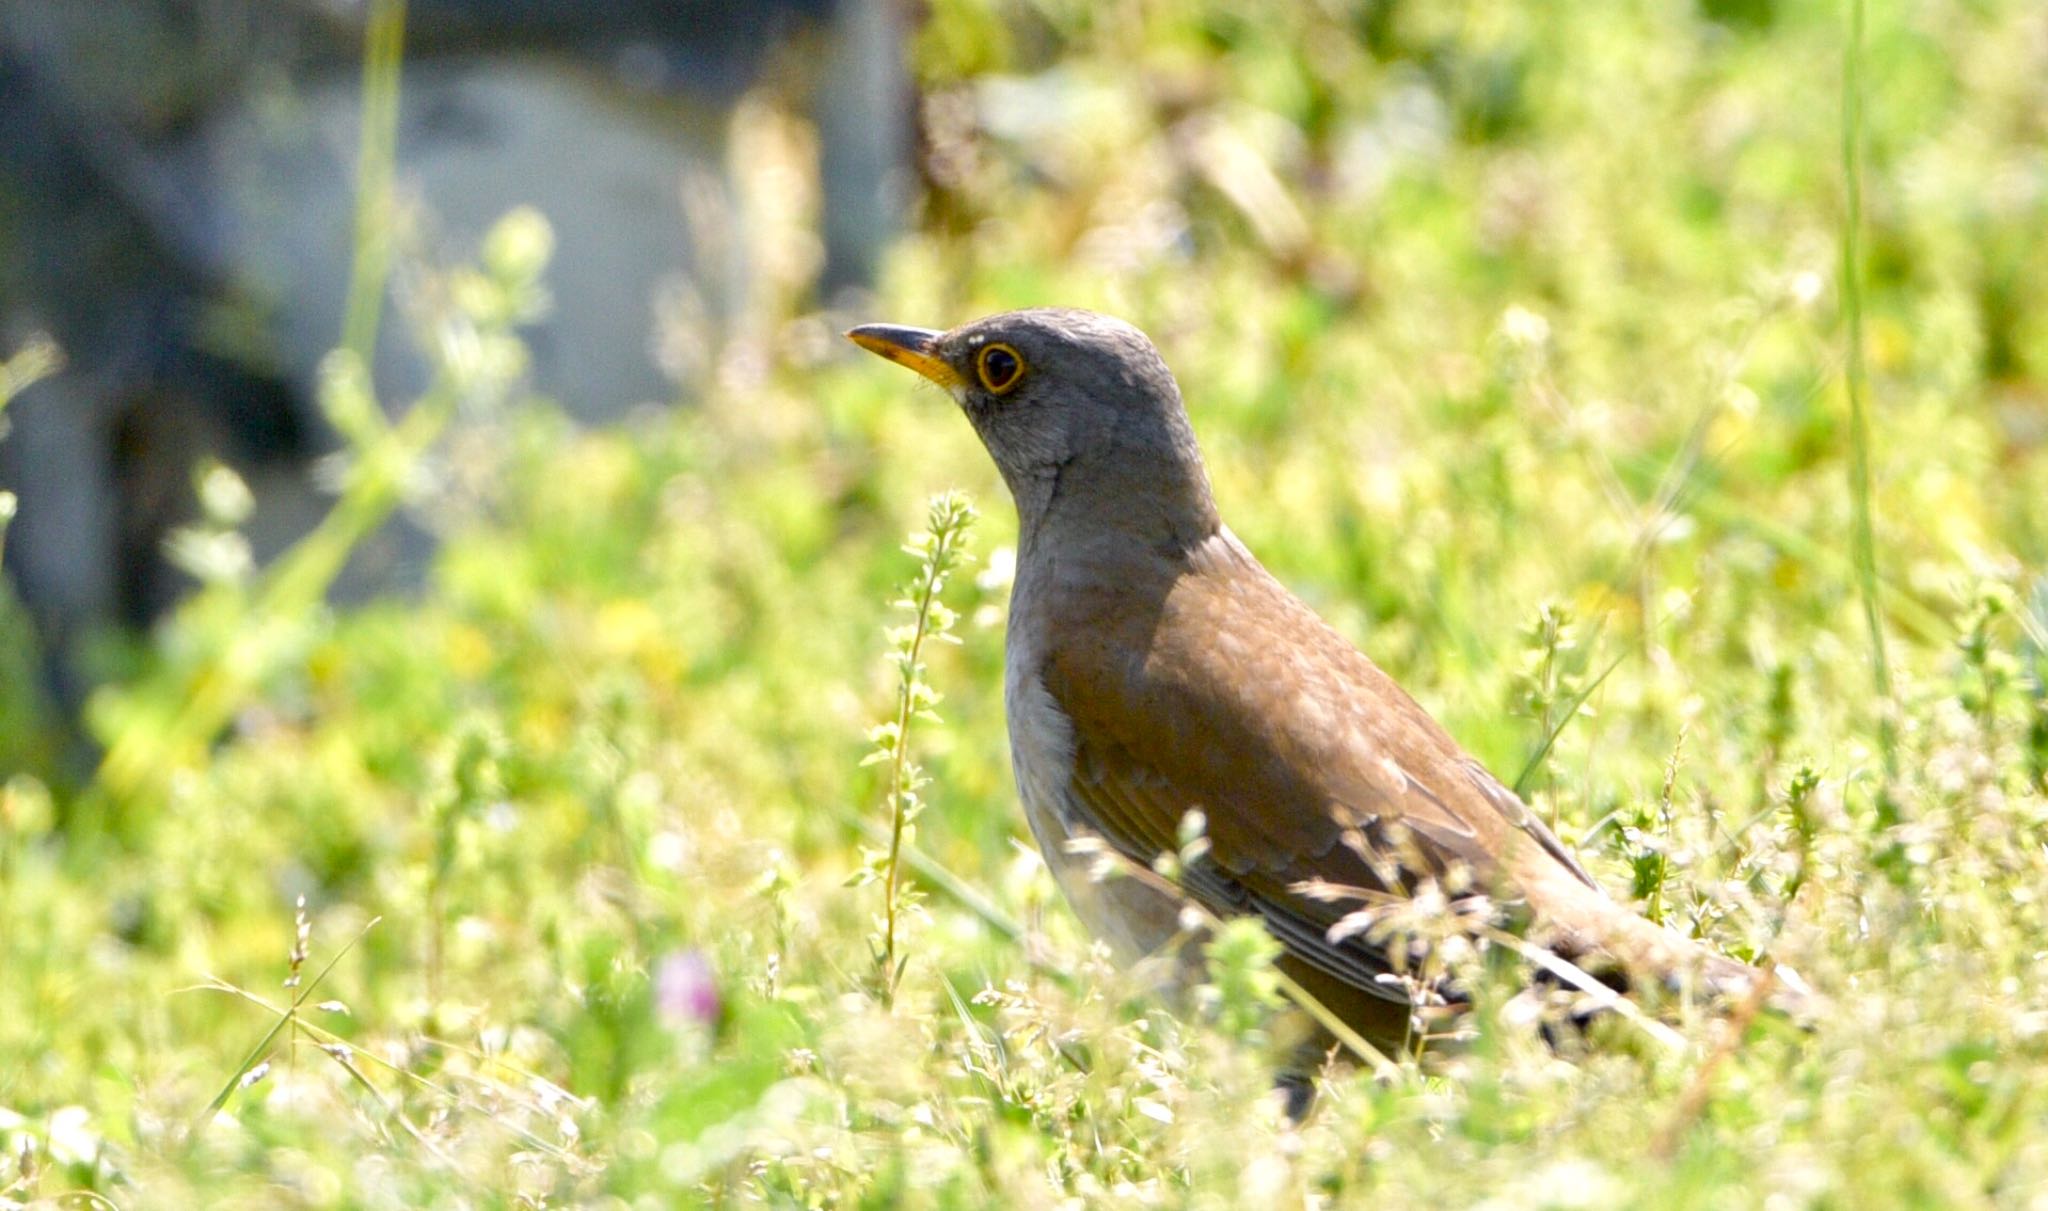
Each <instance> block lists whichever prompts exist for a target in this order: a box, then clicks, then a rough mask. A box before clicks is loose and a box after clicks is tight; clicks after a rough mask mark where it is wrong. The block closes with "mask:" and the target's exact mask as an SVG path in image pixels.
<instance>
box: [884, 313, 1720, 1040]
mask: <svg viewBox="0 0 2048 1211" xmlns="http://www.w3.org/2000/svg"><path fill="white" fill-rule="evenodd" d="M848 335H849V336H850V337H852V339H853V340H855V341H856V342H858V343H859V344H861V345H862V346H863V347H865V348H868V349H870V350H872V351H874V352H876V353H879V354H881V355H882V356H885V357H888V358H890V360H892V361H897V362H899V363H902V364H904V365H907V366H909V367H911V368H912V369H915V370H917V371H918V372H919V373H922V374H924V375H925V376H926V377H928V378H930V379H932V380H933V381H935V382H937V383H939V384H940V385H941V386H944V387H946V388H947V389H948V390H949V391H950V392H951V393H952V394H953V395H954V397H955V398H956V399H957V400H958V401H959V403H960V404H961V406H962V408H963V409H964V410H965V412H966V413H967V415H968V417H969V419H970V420H971V421H973V423H974V426H975V429H976V431H977V432H978V433H979V434H980V435H981V438H982V440H983V443H984V444H985V445H986V446H987V447H988V450H989V453H990V454H991V455H992V456H993V457H994V459H995V461H996V464H997V466H998V467H999V468H1000V469H1001V471H1002V473H1003V477H1004V480H1005V482H1006V483H1007V484H1008V485H1009V487H1010V490H1011V494H1012V496H1014V497H1015V499H1016V502H1017V508H1018V514H1019V521H1020V528H1019V532H1020V539H1019V549H1018V557H1017V582H1016V589H1015V593H1014V596H1013V598H1012V602H1011V608H1010V633H1009V643H1008V651H1007V665H1008V669H1007V676H1006V682H1005V687H1004V688H1005V694H1004V697H1005V704H1006V707H1007V710H1008V714H1009V720H1010V736H1011V748H1012V752H1013V756H1014V761H1015V765H1016V774H1017V783H1018V789H1019V792H1020V797H1021V798H1022V799H1023V801H1024V807H1025V812H1026V816H1027V818H1028V819H1029V821H1030V824H1031V828H1032V832H1033V833H1034V835H1035V836H1036V837H1037V839H1038V841H1039V844H1040V846H1041V848H1042V849H1043V851H1044V853H1045V856H1046V859H1047V861H1048V862H1049V863H1050V864H1051V866H1052V868H1053V870H1054V872H1055V874H1056V875H1057V876H1058V877H1059V880H1060V883H1061V885H1062V887H1063V888H1064V889H1065V891H1066V892H1067V895H1068V897H1069V898H1070V899H1071V900H1072V901H1073V902H1074V905H1075V908H1076V910H1077V911H1078V912H1079V913H1080V915H1081V916H1082V918H1083V920H1084V921H1086V922H1087V923H1088V924H1089V925H1090V926H1091V928H1093V929H1095V930H1096V931H1097V932H1098V933H1101V934H1103V935H1104V936H1106V937H1108V938H1109V939H1110V940H1111V941H1112V942H1113V943H1115V944H1117V945H1118V947H1119V948H1120V949H1122V950H1124V951H1125V952H1126V953H1127V954H1129V955H1135V954H1137V953H1146V952H1150V951H1152V950H1153V949H1155V948H1157V947H1159V946H1161V945H1163V944H1165V943H1166V942H1168V941H1169V940H1170V939H1172V938H1173V937H1174V936H1175V934H1176V930H1177V928H1178V921H1177V917H1178V913H1177V907H1178V905H1177V903H1176V901H1175V899H1174V897H1173V896H1171V895H1169V894H1167V893H1165V892H1164V891H1162V890H1161V889H1160V888H1159V887H1158V886H1157V884H1156V883H1154V882H1152V881H1148V880H1144V879H1117V880H1110V881H1107V882H1094V881H1091V880H1089V878H1088V877H1087V875H1086V873H1085V871H1083V870H1082V869H1081V866H1080V863H1079V860H1078V859H1076V858H1075V857H1074V856H1073V855H1072V854H1071V853H1070V852H1069V849H1068V844H1067V843H1068V841H1069V840H1070V839H1071V838H1073V837H1076V836H1088V835H1092V836H1097V837H1100V838H1101V839H1102V840H1103V841H1104V842H1106V843H1107V844H1108V846H1109V847H1111V848H1112V849H1114V850H1115V851H1116V852H1117V853H1119V854H1121V855H1123V856H1124V857H1125V858H1128V859H1130V861H1131V862H1132V863H1133V864H1134V865H1136V866H1138V867H1141V868H1149V867H1150V866H1151V864H1152V863H1153V860H1154V859H1155V858H1156V857H1157V856H1158V855H1160V854H1161V853H1171V852H1173V851H1175V850H1176V849H1177V848H1178V846H1179V839H1178V834H1179V830H1180V827H1181V822H1182V820H1183V818H1184V817H1185V816H1186V814H1187V813H1188V812H1189V811H1200V812H1201V813H1202V814H1203V817H1204V819H1205V822H1206V831H1205V835H1206V838H1207V841H1208V845H1209V851H1208V855H1207V857H1206V858H1203V859H1202V860H1199V861H1196V862H1194V863H1192V864H1190V865H1189V866H1187V867H1186V868H1185V869H1184V870H1183V871H1182V872H1181V874H1180V885H1181V890H1182V891H1184V892H1185V893H1186V894H1187V895H1189V896H1191V897H1192V898H1193V899H1195V900H1196V901H1198V902H1199V903H1201V904H1202V905H1203V906H1204V907H1205V908H1207V909H1208V910H1210V911H1211V912H1213V913H1216V914H1218V915H1220V916H1240V915H1256V916H1258V917H1259V918H1260V919H1261V920H1263V921H1264V923H1265V924H1266V927H1267V928H1268V929H1269V930H1270V931H1271V932H1272V934H1273V936H1274V937H1275V938H1277V939H1278V940H1279V942H1280V944H1281V945H1282V947H1283V948H1284V955H1283V957H1282V959H1281V966H1282V968H1283V970H1285V971H1287V972H1288V973H1289V974H1290V975H1291V976H1293V977H1294V978H1295V979H1296V980H1297V981H1298V982H1300V983H1301V984H1303V985H1304V986H1305V987H1306V988H1307V989H1308V990H1309V991H1310V992H1312V993H1314V994H1315V995H1316V996H1317V997H1318V999H1320V1000H1322V1001H1324V1002H1325V1003H1326V1004H1327V1005H1328V1006H1329V1007H1330V1008H1331V1009H1332V1010H1333V1011H1335V1012H1336V1013H1338V1014H1339V1015H1340V1016H1341V1017H1343V1018H1344V1019H1345V1020H1346V1022H1347V1023H1349V1024H1350V1025H1351V1026H1352V1027H1353V1028H1355V1029H1357V1030H1358V1031H1359V1032H1360V1033H1362V1034H1363V1035H1365V1036H1366V1037H1367V1038H1369V1039H1372V1040H1375V1041H1378V1042H1383V1043H1384V1042H1392V1041H1397V1040H1399V1039H1400V1038H1401V1037H1402V1035H1403V1034H1404V1033H1405V1031H1406V1030H1407V1028H1408V1024H1409V1011H1410V1005H1409V1000H1408V993H1407V991H1406V990H1405V989H1404V986H1403V984H1402V983H1401V982H1400V981H1397V980H1394V979H1390V978H1387V977H1388V976H1389V973H1390V971H1391V970H1392V969H1393V968H1395V967H1397V966H1399V963H1398V962H1397V957H1396V956H1390V955H1389V954H1388V953H1386V951H1385V946H1386V940H1385V938H1384V937H1382V936H1381V935H1380V934H1379V933H1377V932H1376V931H1362V932H1350V931H1345V930H1338V931H1335V932H1334V933H1333V930H1332V927H1333V926H1336V925H1337V924H1338V922H1339V921H1340V920H1341V919H1342V918H1344V917H1345V916H1346V914H1348V913H1351V912H1353V911H1355V910H1357V909H1358V908H1359V907H1360V906H1361V902H1371V901H1375V900H1377V901H1385V900H1388V899H1398V898H1405V897H1407V896H1409V895H1411V894H1413V893H1414V892H1415V891H1416V890H1417V889H1418V888H1419V887H1421V886H1423V885H1424V884H1425V883H1429V882H1434V883H1436V884H1437V885H1439V886H1440V887H1443V888H1444V889H1445V890H1447V891H1449V892H1451V893H1454V894H1469V893H1478V894H1484V895H1485V896H1487V897H1489V901H1490V903H1493V904H1496V905H1498V906H1500V909H1501V910H1502V912H1504V913H1511V914H1512V915H1513V916H1514V917H1515V918H1516V919H1518V920H1525V921H1526V922H1527V923H1528V925H1529V928H1530V930H1531V932H1532V933H1533V935H1534V936H1536V937H1537V938H1538V939H1540V940H1541V941H1542V942H1543V943H1544V944H1546V945H1548V946H1550V947H1551V948H1553V949H1554V950H1555V951H1557V952H1558V953H1559V954H1562V955H1564V956H1566V957H1569V958H1573V959H1576V960H1581V961H1585V962H1589V963H1594V964H1596V965H1603V966H1618V967H1620V968H1622V969H1624V970H1625V971H1626V972H1628V973H1632V974H1637V975H1648V976H1650V977H1653V978H1655V979H1658V980H1661V981H1665V982H1671V983H1678V982H1685V981H1690V980H1695V979H1697V980H1701V981H1704V983H1705V984H1706V985H1708V986H1710V987H1712V988H1714V989H1715V990H1717V991H1724V992H1725V991H1730V990H1733V989H1735V988H1739V987H1743V986H1746V985H1747V983H1748V982H1749V981H1750V980H1751V979H1753V978H1754V977H1755V976H1756V974H1757V973H1756V972H1754V971H1753V969H1751V968H1748V967H1746V966H1743V965H1742V964H1739V963H1735V962H1733V961H1731V960H1728V959H1725V958H1721V957H1718V956H1715V955H1712V954H1710V953H1708V952H1707V951H1706V950H1705V949H1703V948H1702V947H1700V946H1699V945H1697V944H1696V943H1694V942H1691V941H1689V940H1687V939H1685V938H1682V937H1680V936H1678V935H1677V934H1674V933H1672V932H1670V931H1668V930H1666V929H1663V928H1661V927H1659V926H1657V925H1655V924H1652V923H1651V922H1649V921H1646V920H1644V919H1643V918H1641V917H1640V916H1638V915H1637V914H1635V913H1633V912H1631V911H1629V910H1628V909H1627V908H1625V907H1623V906H1622V905H1619V904H1617V903H1615V902H1614V901H1613V900H1611V899H1609V898H1608V897H1607V896H1606V895H1605V893H1603V892H1602V891H1601V890H1600V888H1599V886H1598V884H1597V883H1595V881H1594V880H1593V878H1592V877H1591V876H1590V875H1588V874H1587V873H1586V871H1585V869H1584V868H1583V867H1581V866H1580V865H1579V863H1578V862H1577V860H1576V859H1574V858H1573V856H1572V855H1571V853H1570V851H1569V850H1567V849H1566V848H1565V847H1564V845H1563V844H1562V843H1561V842H1560V841H1559V840H1558V839H1557V837H1556V836H1555V835H1553V834H1552V833H1551V831H1550V830H1549V829H1548V828H1546V827H1544V825H1543V823H1542V822H1541V821H1540V820H1538V819H1536V818H1535V817H1534V816H1533V815H1532V814H1531V813H1530V812H1529V810H1528V809H1527V807H1526V806H1524V804H1523V803H1522V801H1521V800H1520V799H1519V798H1517V797H1516V796H1515V795H1514V793H1513V792H1511V791H1509V790H1508V789H1507V788H1506V787H1504V786H1502V785H1501V784H1500V782H1498V781H1497V780H1496V779H1495V778H1494V777H1493V775H1491V774H1490V773H1488V772H1487V771H1486V770H1485V769H1484V768H1483V767H1482V766H1481V765H1480V764H1479V763H1478V762H1477V761H1476V760H1474V759H1473V758H1472V757H1471V756H1469V755H1468V754H1467V753H1465V752H1464V750H1463V749H1461V748H1460V747H1459V746H1458V744H1457V742H1456V741H1454V740H1452V739H1451V737H1450V736H1449V735H1448V734H1447V733H1446V732H1445V731H1444V730H1443V728H1442V727H1440V726H1438V724H1437V723H1436V721H1435V720H1434V719H1432V718H1430V716H1429V714H1428V713H1427V712H1426V711H1424V710H1423V709H1422V707H1421V706H1419V705H1418V704H1417V703H1416V702H1415V700H1414V699H1412V698H1410V697H1409V696H1408V695H1407V694H1406V693H1405V692H1403V691H1402V689H1401V687H1400V686H1398V685H1396V684H1394V682H1393V680H1392V679H1391V678H1389V677H1388V676H1387V675H1386V674H1385V673H1383V672H1381V671H1380V669H1379V667H1378V666H1376V665H1375V664H1373V662H1372V661H1371V660H1370V659H1368V658H1367V657H1366V656H1365V655H1364V654H1363V653H1362V652H1360V651H1359V650H1358V649H1357V648H1355V647H1353V646H1352V645H1351V644H1350V643H1349V642H1347V641H1346V640H1345V639H1344V638H1343V637H1342V636H1340V635H1338V634H1337V633H1336V632H1335V631H1333V630H1331V629H1330V627H1328V626H1327V625H1326V624H1324V623H1323V621H1322V620H1321V619H1319V618H1317V617H1316V615H1315V614H1314V613H1313V612H1312V611H1310V610H1309V608H1308V607H1307V606H1305V605H1303V604H1302V603H1301V601H1300V600H1298V599H1297V598H1296V597H1294V596H1293V594H1291V593H1289V592H1288V591H1287V590H1286V589H1285V588H1284V587H1283V586H1282V585H1281V584H1280V583H1279V582H1278V581H1277V580H1275V579H1274V578H1273V577H1272V576H1271V575H1270V574H1269V573H1267V571H1266V570H1265V568H1263V567H1261V566H1260V564H1259V562H1258V561H1257V560H1256V559H1255V558H1253V556H1252V554H1251V553H1250V552H1249V551H1248V550H1246V549H1245V547H1244V545H1243V544H1242V543H1240V542H1239V541H1238V540H1237V537H1236V536H1235V535H1233V534H1232V533H1231V532H1230V531H1229V529H1228V528H1227V527H1225V526H1224V525H1223V524H1222V523H1221V521H1220V520H1219V518H1218V516H1217V513H1216V507H1215V503H1214V501H1213V499H1212V498H1211V496H1210V492H1209V484H1208V478H1207V475H1206V473H1205V472H1204V471H1203V469H1202V463H1201V456H1200V453H1199V451H1198V450H1197V449H1196V446H1195V440H1194V435H1193V432H1192V430H1191V428H1190V427H1189V425H1188V422H1187V417H1186V413H1185V410H1184V409H1183V407H1182V404H1181V399H1180V393H1179V390H1178V388H1177V387H1176V386H1175V384H1174V381H1173V378H1172V375H1171V374H1169V373H1168V372H1167V369H1166V367H1165V364H1164V363H1163V362H1162V361H1161V360H1160V358H1159V355H1158V353H1157V352H1156V351H1155V350H1154V349H1153V347H1152V344H1151V342H1150V341H1148V340H1146V338H1145V337H1144V335H1143V334H1141V333H1139V332H1138V331H1137V330H1136V329H1134V328H1132V327H1130V326H1129V325H1127V324H1124V323H1122V322H1121V321H1118V320H1114V319H1110V318H1108V317H1105V316H1100V315H1094V314H1091V313H1088V312H1083V311H1064V310H1038V311H1023V312H1013V313H1009V314H1005V315H998V316H993V317H990V318H988V319H984V320H980V321H977V322H975V323H972V324H968V325H965V326H963V327H960V328H957V329H954V330H953V331H951V332H944V333H941V332H932V331H927V330H923V329H913V328H898V327H891V326H882V325H873V326H868V327H863V328H856V329H854V330H853V331H852V332H851V333H849V334H848ZM1314 884H1321V885H1335V886H1337V887H1339V888H1344V889H1350V891H1351V892H1352V893H1353V894H1352V895H1350V896H1349V897H1341V896H1340V897H1338V898H1334V899H1333V898H1330V897H1327V896H1320V895H1315V894H1311V893H1310V891H1309V886H1310V885H1314Z"/></svg>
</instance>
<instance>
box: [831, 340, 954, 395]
mask: <svg viewBox="0 0 2048 1211" xmlns="http://www.w3.org/2000/svg"><path fill="white" fill-rule="evenodd" d="M945 335H946V334H945V333H943V332H935V331H933V330H932V329H930V328H907V327H904V326H903V325H901V324H862V325H861V326H860V327H858V328H852V329H849V330H848V331H847V333H846V339H847V340H850V341H852V342H853V343H854V344H856V345H859V346H860V347H861V348H863V349H865V350H867V351H868V352H869V353H872V354H875V355H876V356H878V357H885V358H888V359H889V360H890V361H892V362H895V363H896V364H897V365H899V366H908V367H909V368H911V369H912V370H915V371H917V372H918V373H919V374H922V375H924V376H925V377H926V378H928V379H930V380H932V381H933V382H935V383H937V384H938V385H939V386H941V387H944V388H945V389H946V390H948V391H951V390H954V389H955V388H957V387H959V386H960V385H961V384H962V383H963V382H964V381H965V380H963V379H962V378H961V377H960V372H959V371H957V370H955V369H953V367H952V366H950V365H948V364H947V363H946V362H945V360H944V359H942V358H940V357H939V354H938V346H939V338H940V337H943V336H945Z"/></svg>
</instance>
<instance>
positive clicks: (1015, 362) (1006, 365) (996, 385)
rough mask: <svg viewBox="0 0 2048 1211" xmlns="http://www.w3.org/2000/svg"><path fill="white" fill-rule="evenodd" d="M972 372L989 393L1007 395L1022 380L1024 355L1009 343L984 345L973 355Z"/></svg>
mask: <svg viewBox="0 0 2048 1211" xmlns="http://www.w3.org/2000/svg"><path fill="white" fill-rule="evenodd" d="M974 372H975V373H976V374H978V375H980V376H981V385H982V386H983V387H985V388H987V389H988V392H989V394H990V395H1008V394H1009V393H1010V392H1011V391H1012V390H1013V389H1015V388H1016V386H1017V384H1018V383H1020V382H1022V381H1024V355H1023V354H1021V353H1019V352H1017V350H1016V349H1014V348H1013V347H1011V346H1009V345H1004V344H1000V343H998V344H994V345H984V346H982V349H981V352H980V353H978V354H976V355H975V356H974Z"/></svg>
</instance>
